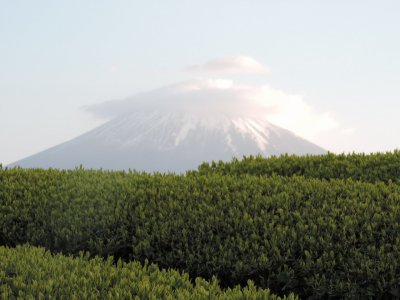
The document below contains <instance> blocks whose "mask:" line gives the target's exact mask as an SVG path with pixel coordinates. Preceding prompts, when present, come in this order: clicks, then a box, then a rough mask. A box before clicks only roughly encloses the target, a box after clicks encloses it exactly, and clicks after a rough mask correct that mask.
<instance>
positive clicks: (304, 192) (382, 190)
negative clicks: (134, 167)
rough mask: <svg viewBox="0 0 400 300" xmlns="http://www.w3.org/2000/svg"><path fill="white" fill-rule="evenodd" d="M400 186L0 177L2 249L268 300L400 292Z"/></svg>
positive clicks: (134, 176)
mask: <svg viewBox="0 0 400 300" xmlns="http://www.w3.org/2000/svg"><path fill="white" fill-rule="evenodd" d="M399 220H400V187H399V186H398V185H396V184H393V183H390V182H389V183H388V184H385V183H382V182H377V183H374V184H371V183H363V182H357V181H353V180H329V181H328V180H320V179H307V178H303V177H298V176H294V177H280V176H271V177H263V176H250V175H243V176H229V175H220V174H209V175H201V174H196V173H191V174H188V175H185V176H178V175H173V174H169V175H162V174H154V175H149V174H140V173H134V172H129V173H125V172H104V171H85V170H82V169H78V170H74V171H58V170H24V169H3V170H0V243H1V244H2V245H7V246H15V245H19V244H24V243H30V244H32V245H38V246H43V247H45V248H47V249H50V250H52V251H54V252H63V253H64V254H73V255H78V254H79V252H80V251H89V252H90V253H92V254H93V255H100V256H103V257H107V256H110V255H112V256H114V257H116V258H123V259H124V260H136V261H141V262H144V261H145V260H146V259H148V260H149V261H150V262H152V263H156V264H157V265H159V266H160V267H162V268H175V269H178V270H181V271H185V272H187V273H188V274H189V275H190V277H191V278H195V277H203V278H206V279H211V278H212V277H213V276H217V277H218V279H219V280H220V282H221V285H222V286H224V287H226V286H235V285H237V284H246V282H247V281H248V280H253V281H254V283H255V284H256V286H258V287H260V288H270V289H271V290H272V291H273V292H275V293H277V294H288V293H290V292H293V293H295V294H297V295H300V296H301V297H305V298H306V297H315V298H323V297H340V298H344V297H348V298H360V299H363V298H390V297H396V296H397V295H398V291H399V290H400V222H399Z"/></svg>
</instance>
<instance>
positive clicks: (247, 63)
mask: <svg viewBox="0 0 400 300" xmlns="http://www.w3.org/2000/svg"><path fill="white" fill-rule="evenodd" d="M187 71H189V72H204V73H218V74H233V73H266V72H268V71H269V70H268V68H267V67H266V66H264V65H263V64H261V63H260V62H258V61H257V60H255V59H254V58H253V57H251V56H243V55H242V56H231V57H224V58H218V59H213V60H210V61H208V62H206V63H205V64H202V65H193V66H190V67H188V68H187Z"/></svg>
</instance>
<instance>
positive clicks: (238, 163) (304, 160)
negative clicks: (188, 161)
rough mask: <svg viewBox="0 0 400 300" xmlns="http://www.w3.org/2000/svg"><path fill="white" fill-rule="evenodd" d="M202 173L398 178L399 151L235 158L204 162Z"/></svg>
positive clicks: (374, 179) (372, 180)
mask: <svg viewBox="0 0 400 300" xmlns="http://www.w3.org/2000/svg"><path fill="white" fill-rule="evenodd" d="M198 172H200V173H201V174H212V173H218V174H228V175H241V174H252V175H257V176H270V175H273V174H275V175H281V176H293V175H299V176H304V177H306V178H320V179H344V178H352V179H354V180H361V181H367V182H376V181H384V182H389V181H390V180H391V181H395V182H398V181H399V180H400V151H394V152H388V153H376V154H355V153H353V154H339V155H337V154H333V153H329V154H324V155H313V156H295V155H282V156H272V157H269V158H265V157H262V156H249V157H243V159H242V160H238V159H236V158H234V159H233V160H232V161H231V162H222V161H220V162H212V163H203V164H202V165H200V166H199V168H198Z"/></svg>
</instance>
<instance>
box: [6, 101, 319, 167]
mask: <svg viewBox="0 0 400 300" xmlns="http://www.w3.org/2000/svg"><path fill="white" fill-rule="evenodd" d="M325 152H326V151H325V150H324V149H322V148H320V147H318V146H317V145H315V144H313V143H311V142H309V141H306V140H304V139H302V138H300V137H299V136H297V135H296V134H294V133H292V132H290V131H288V130H286V129H283V128H280V127H278V126H275V125H273V124H271V123H269V122H268V121H267V120H266V119H265V118H263V117H261V116H254V115H247V114H243V115H241V114H234V115H232V114H224V113H222V112H220V111H219V112H213V113H211V112H208V113H204V111H202V112H201V113H197V112H196V111H195V110H173V109H168V110H165V109H161V110H157V109H150V110H149V109H144V110H140V109H138V110H136V111H130V110H128V111H127V112H126V113H124V114H119V115H117V116H115V117H114V118H113V119H111V120H110V121H108V122H107V123H105V124H103V125H101V126H99V127H97V128H95V129H94V130H92V131H90V132H88V133H85V134H83V135H81V136H78V137H76V138H74V139H72V140H70V141H68V142H65V143H62V144H60V145H58V146H55V147H53V148H50V149H48V150H45V151H43V152H40V153H38V154H35V155H32V156H30V157H27V158H25V159H22V160H20V161H17V162H15V163H13V164H11V165H10V166H11V167H12V166H21V167H28V168H36V167H40V168H50V167H51V168H62V169H71V168H75V167H77V166H79V165H83V167H85V168H96V169H97V168H103V169H114V170H119V169H125V170H126V169H129V168H130V169H136V170H143V171H150V172H152V171H160V172H167V171H173V172H182V171H185V170H188V169H194V168H196V167H197V166H198V165H199V164H201V163H202V162H204V161H211V160H224V161H227V160H231V158H232V157H234V156H235V157H239V158H240V157H242V156H243V155H250V154H262V155H264V156H268V155H277V154H282V153H289V154H298V155H302V154H322V153H325Z"/></svg>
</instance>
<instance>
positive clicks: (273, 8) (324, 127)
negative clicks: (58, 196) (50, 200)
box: [0, 0, 400, 164]
mask: <svg viewBox="0 0 400 300" xmlns="http://www.w3.org/2000/svg"><path fill="white" fill-rule="evenodd" d="M399 12H400V2H399V1H394V0H393V1H384V0H380V1H366V0H363V1H361V0H359V1H351V0H347V1H298V0H296V1H266V0H262V1H255V0H254V1H235V0H226V1H222V0H213V1H205V0H203V1H183V0H181V1H174V0H169V1H132V0H130V1H128V0H127V1H122V0H120V1H111V0H109V1H101V0H93V1H82V0H79V1H74V0H69V1H54V0H48V1H41V0H36V1H28V0H26V1H22V0H12V1H11V0H0V113H1V115H0V163H3V164H7V163H10V162H12V161H15V160H18V159H21V158H23V157H25V156H28V155H30V154H34V153H36V152H38V151H40V150H44V149H46V148H48V147H50V146H53V145H56V144H58V143H60V142H63V141H66V140H68V139H71V138H73V137H75V136H77V135H79V134H81V133H83V132H85V131H87V130H89V129H91V128H94V127H95V126H97V125H98V124H100V123H101V122H104V119H100V118H95V116H94V115H93V114H89V113H88V112H87V111H85V110H84V109H82V108H83V107H88V106H90V105H93V104H96V103H101V102H104V101H108V100H112V99H121V98H125V97H128V96H131V95H134V94H136V93H138V92H144V91H151V90H154V89H158V88H160V87H163V86H170V85H173V84H176V83H179V82H186V84H188V83H190V82H207V87H209V85H210V84H211V85H215V84H216V85H218V86H221V87H222V88H224V89H226V88H228V89H230V90H229V91H230V92H232V91H236V90H238V89H240V88H241V87H244V86H245V87H246V91H249V93H253V91H256V92H257V95H258V96H257V97H259V98H260V99H261V98H263V97H266V98H268V101H269V102H268V103H272V102H273V103H275V104H274V105H276V107H277V108H278V109H279V110H280V111H281V113H280V114H279V116H278V117H276V116H275V119H274V121H275V122H276V123H278V125H280V126H285V127H287V128H288V129H290V130H293V131H295V132H297V133H298V134H300V135H302V136H304V137H306V138H308V139H310V140H312V141H313V142H315V143H317V144H319V145H321V146H323V147H325V148H326V149H329V150H331V151H334V152H341V151H346V152H347V151H364V152H372V151H386V150H393V149H395V148H400V117H399V115H400V55H399V53H400V38H399V37H400V18H399ZM200 86H202V85H200ZM261 100H262V99H261ZM261 100H260V101H261ZM296 128H297V129H298V130H296Z"/></svg>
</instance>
